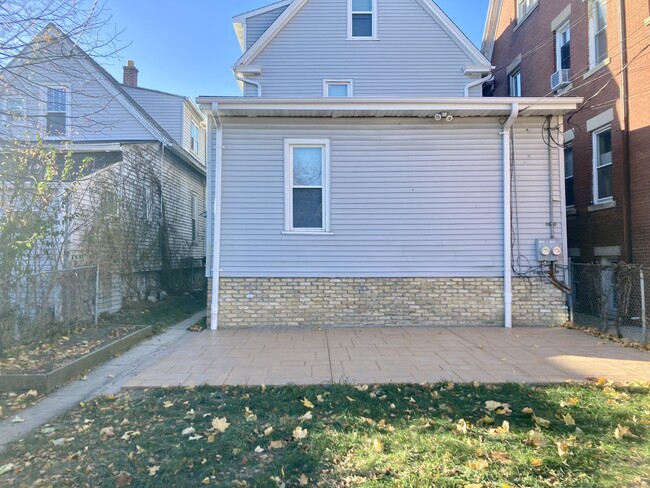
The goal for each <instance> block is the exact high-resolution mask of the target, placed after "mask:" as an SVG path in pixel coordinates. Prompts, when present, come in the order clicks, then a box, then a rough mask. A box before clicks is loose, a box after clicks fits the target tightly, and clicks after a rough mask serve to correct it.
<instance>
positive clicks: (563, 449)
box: [555, 442, 569, 457]
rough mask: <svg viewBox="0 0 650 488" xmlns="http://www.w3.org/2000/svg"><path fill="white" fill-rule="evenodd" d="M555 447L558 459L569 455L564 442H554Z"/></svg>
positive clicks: (567, 446)
mask: <svg viewBox="0 0 650 488" xmlns="http://www.w3.org/2000/svg"><path fill="white" fill-rule="evenodd" d="M555 445H556V446H557V453H558V454H559V455H560V457H565V456H566V455H567V454H569V445H568V444H567V443H566V442H556V443H555Z"/></svg>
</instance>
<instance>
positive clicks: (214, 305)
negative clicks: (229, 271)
mask: <svg viewBox="0 0 650 488" xmlns="http://www.w3.org/2000/svg"><path fill="white" fill-rule="evenodd" d="M210 112H211V116H212V121H213V123H214V124H215V127H216V130H217V138H216V141H215V149H214V189H213V198H214V207H213V213H212V300H211V304H210V329H212V330H217V325H218V324H217V321H218V319H219V276H220V270H219V268H220V265H221V263H220V257H221V175H222V170H221V163H222V156H223V147H222V146H223V123H222V122H221V116H220V115H219V105H218V104H217V103H213V104H212V107H211V111H210Z"/></svg>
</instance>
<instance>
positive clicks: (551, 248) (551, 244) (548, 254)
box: [535, 239, 562, 263]
mask: <svg viewBox="0 0 650 488" xmlns="http://www.w3.org/2000/svg"><path fill="white" fill-rule="evenodd" d="M535 246H536V247H537V260H538V261H540V262H543V263H554V262H557V261H559V260H561V259H562V242H561V241H559V240H556V239H538V240H536V241H535Z"/></svg>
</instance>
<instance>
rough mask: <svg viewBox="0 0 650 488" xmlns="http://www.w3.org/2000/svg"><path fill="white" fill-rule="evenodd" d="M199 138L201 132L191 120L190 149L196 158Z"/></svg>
mask: <svg viewBox="0 0 650 488" xmlns="http://www.w3.org/2000/svg"><path fill="white" fill-rule="evenodd" d="M195 129H196V138H195V137H194V130H195ZM200 137H201V132H200V129H199V126H198V124H197V123H196V122H194V121H193V120H192V121H191V122H190V149H191V150H192V153H194V154H196V155H197V156H198V154H199V140H200Z"/></svg>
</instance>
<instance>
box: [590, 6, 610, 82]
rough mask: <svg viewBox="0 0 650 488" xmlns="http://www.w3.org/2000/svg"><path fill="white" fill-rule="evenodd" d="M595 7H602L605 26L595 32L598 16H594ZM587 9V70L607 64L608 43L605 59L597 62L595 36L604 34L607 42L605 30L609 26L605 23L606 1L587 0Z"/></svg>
mask: <svg viewBox="0 0 650 488" xmlns="http://www.w3.org/2000/svg"><path fill="white" fill-rule="evenodd" d="M596 5H602V8H603V11H604V14H605V26H604V27H603V28H602V29H601V30H599V31H598V32H596V28H597V25H596V23H597V18H598V16H597V15H596V13H597V10H596ZM587 8H588V9H589V11H588V17H589V68H590V69H594V68H596V67H597V66H600V65H602V64H605V63H607V60H608V59H609V42H607V44H606V48H607V51H606V52H605V57H603V58H602V59H601V60H600V61H599V60H598V57H597V53H596V36H597V35H598V34H600V33H603V32H604V34H605V39H606V40H607V28H608V26H609V24H608V22H607V1H606V0H589V1H588V4H587Z"/></svg>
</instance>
